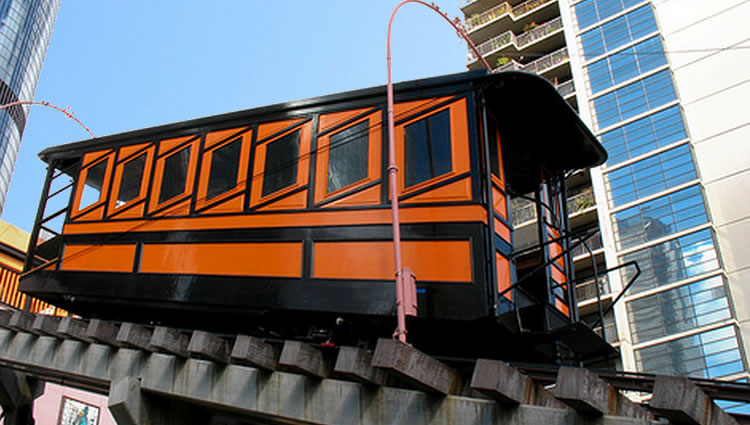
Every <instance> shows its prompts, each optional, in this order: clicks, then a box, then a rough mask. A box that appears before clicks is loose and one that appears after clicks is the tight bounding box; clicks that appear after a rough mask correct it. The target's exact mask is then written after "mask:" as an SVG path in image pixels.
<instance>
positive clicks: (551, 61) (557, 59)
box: [492, 47, 569, 78]
mask: <svg viewBox="0 0 750 425" xmlns="http://www.w3.org/2000/svg"><path fill="white" fill-rule="evenodd" d="M568 59H569V56H568V48H567V47H563V48H562V49H559V50H556V51H554V52H552V53H550V54H548V55H545V56H542V57H541V58H539V59H537V60H535V61H533V62H529V63H527V64H521V63H518V62H516V61H514V60H511V61H510V62H508V63H506V64H505V65H502V66H500V67H498V68H495V69H494V70H493V71H492V72H503V71H526V72H531V73H535V74H543V73H545V72H547V71H549V70H552V69H553V68H555V67H557V66H559V65H561V64H563V63H565V62H566V61H567V60H568ZM548 78H557V76H554V75H550V76H548Z"/></svg>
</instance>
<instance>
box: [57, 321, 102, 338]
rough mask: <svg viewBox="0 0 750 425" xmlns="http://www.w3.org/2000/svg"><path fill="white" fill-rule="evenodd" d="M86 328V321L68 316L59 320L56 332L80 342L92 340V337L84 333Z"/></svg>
mask: <svg viewBox="0 0 750 425" xmlns="http://www.w3.org/2000/svg"><path fill="white" fill-rule="evenodd" d="M86 329H88V323H86V322H85V321H83V320H80V319H75V318H73V317H70V316H68V317H63V318H62V320H60V326H58V327H57V333H58V334H61V335H64V336H67V337H70V338H73V339H75V340H78V341H81V342H94V340H93V339H91V338H90V337H88V336H87V335H86Z"/></svg>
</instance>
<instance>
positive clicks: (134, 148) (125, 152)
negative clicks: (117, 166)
mask: <svg viewBox="0 0 750 425" xmlns="http://www.w3.org/2000/svg"><path fill="white" fill-rule="evenodd" d="M150 144H151V143H139V144H137V145H130V146H123V147H121V148H120V152H118V154H117V161H118V162H119V161H122V160H123V159H125V158H127V157H129V156H130V155H132V154H134V153H136V152H138V151H140V150H141V149H143V148H145V147H146V146H148V145H150Z"/></svg>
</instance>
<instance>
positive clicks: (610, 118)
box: [593, 70, 677, 128]
mask: <svg viewBox="0 0 750 425" xmlns="http://www.w3.org/2000/svg"><path fill="white" fill-rule="evenodd" d="M676 98H677V95H676V94H675V91H674V87H673V85H672V76H671V75H670V73H669V70H664V71H661V72H658V73H656V74H654V75H650V76H648V77H646V78H644V79H642V80H638V81H636V82H633V83H630V84H628V85H626V86H624V87H620V88H618V89H617V90H614V91H611V92H609V93H607V94H605V95H602V96H600V97H598V98H596V99H594V101H593V104H594V110H595V111H596V119H597V124H598V127H599V128H604V127H609V126H610V125H613V124H617V123H618V122H620V121H623V120H626V119H628V118H630V117H634V116H636V115H638V114H640V113H643V112H646V111H648V110H650V109H654V108H656V107H658V106H660V105H663V104H665V103H668V102H671V101H672V100H675V99H676Z"/></svg>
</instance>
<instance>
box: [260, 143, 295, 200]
mask: <svg viewBox="0 0 750 425" xmlns="http://www.w3.org/2000/svg"><path fill="white" fill-rule="evenodd" d="M299 142H300V132H299V130H297V131H295V132H292V133H289V134H287V135H286V136H284V137H281V138H280V139H277V140H274V141H273V142H270V143H269V144H268V146H267V147H266V161H265V166H264V168H263V170H264V171H263V174H264V176H263V190H262V196H267V195H270V194H272V193H274V192H276V191H279V190H281V189H283V188H285V187H289V186H292V185H293V184H295V183H297V165H298V164H299Z"/></svg>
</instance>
